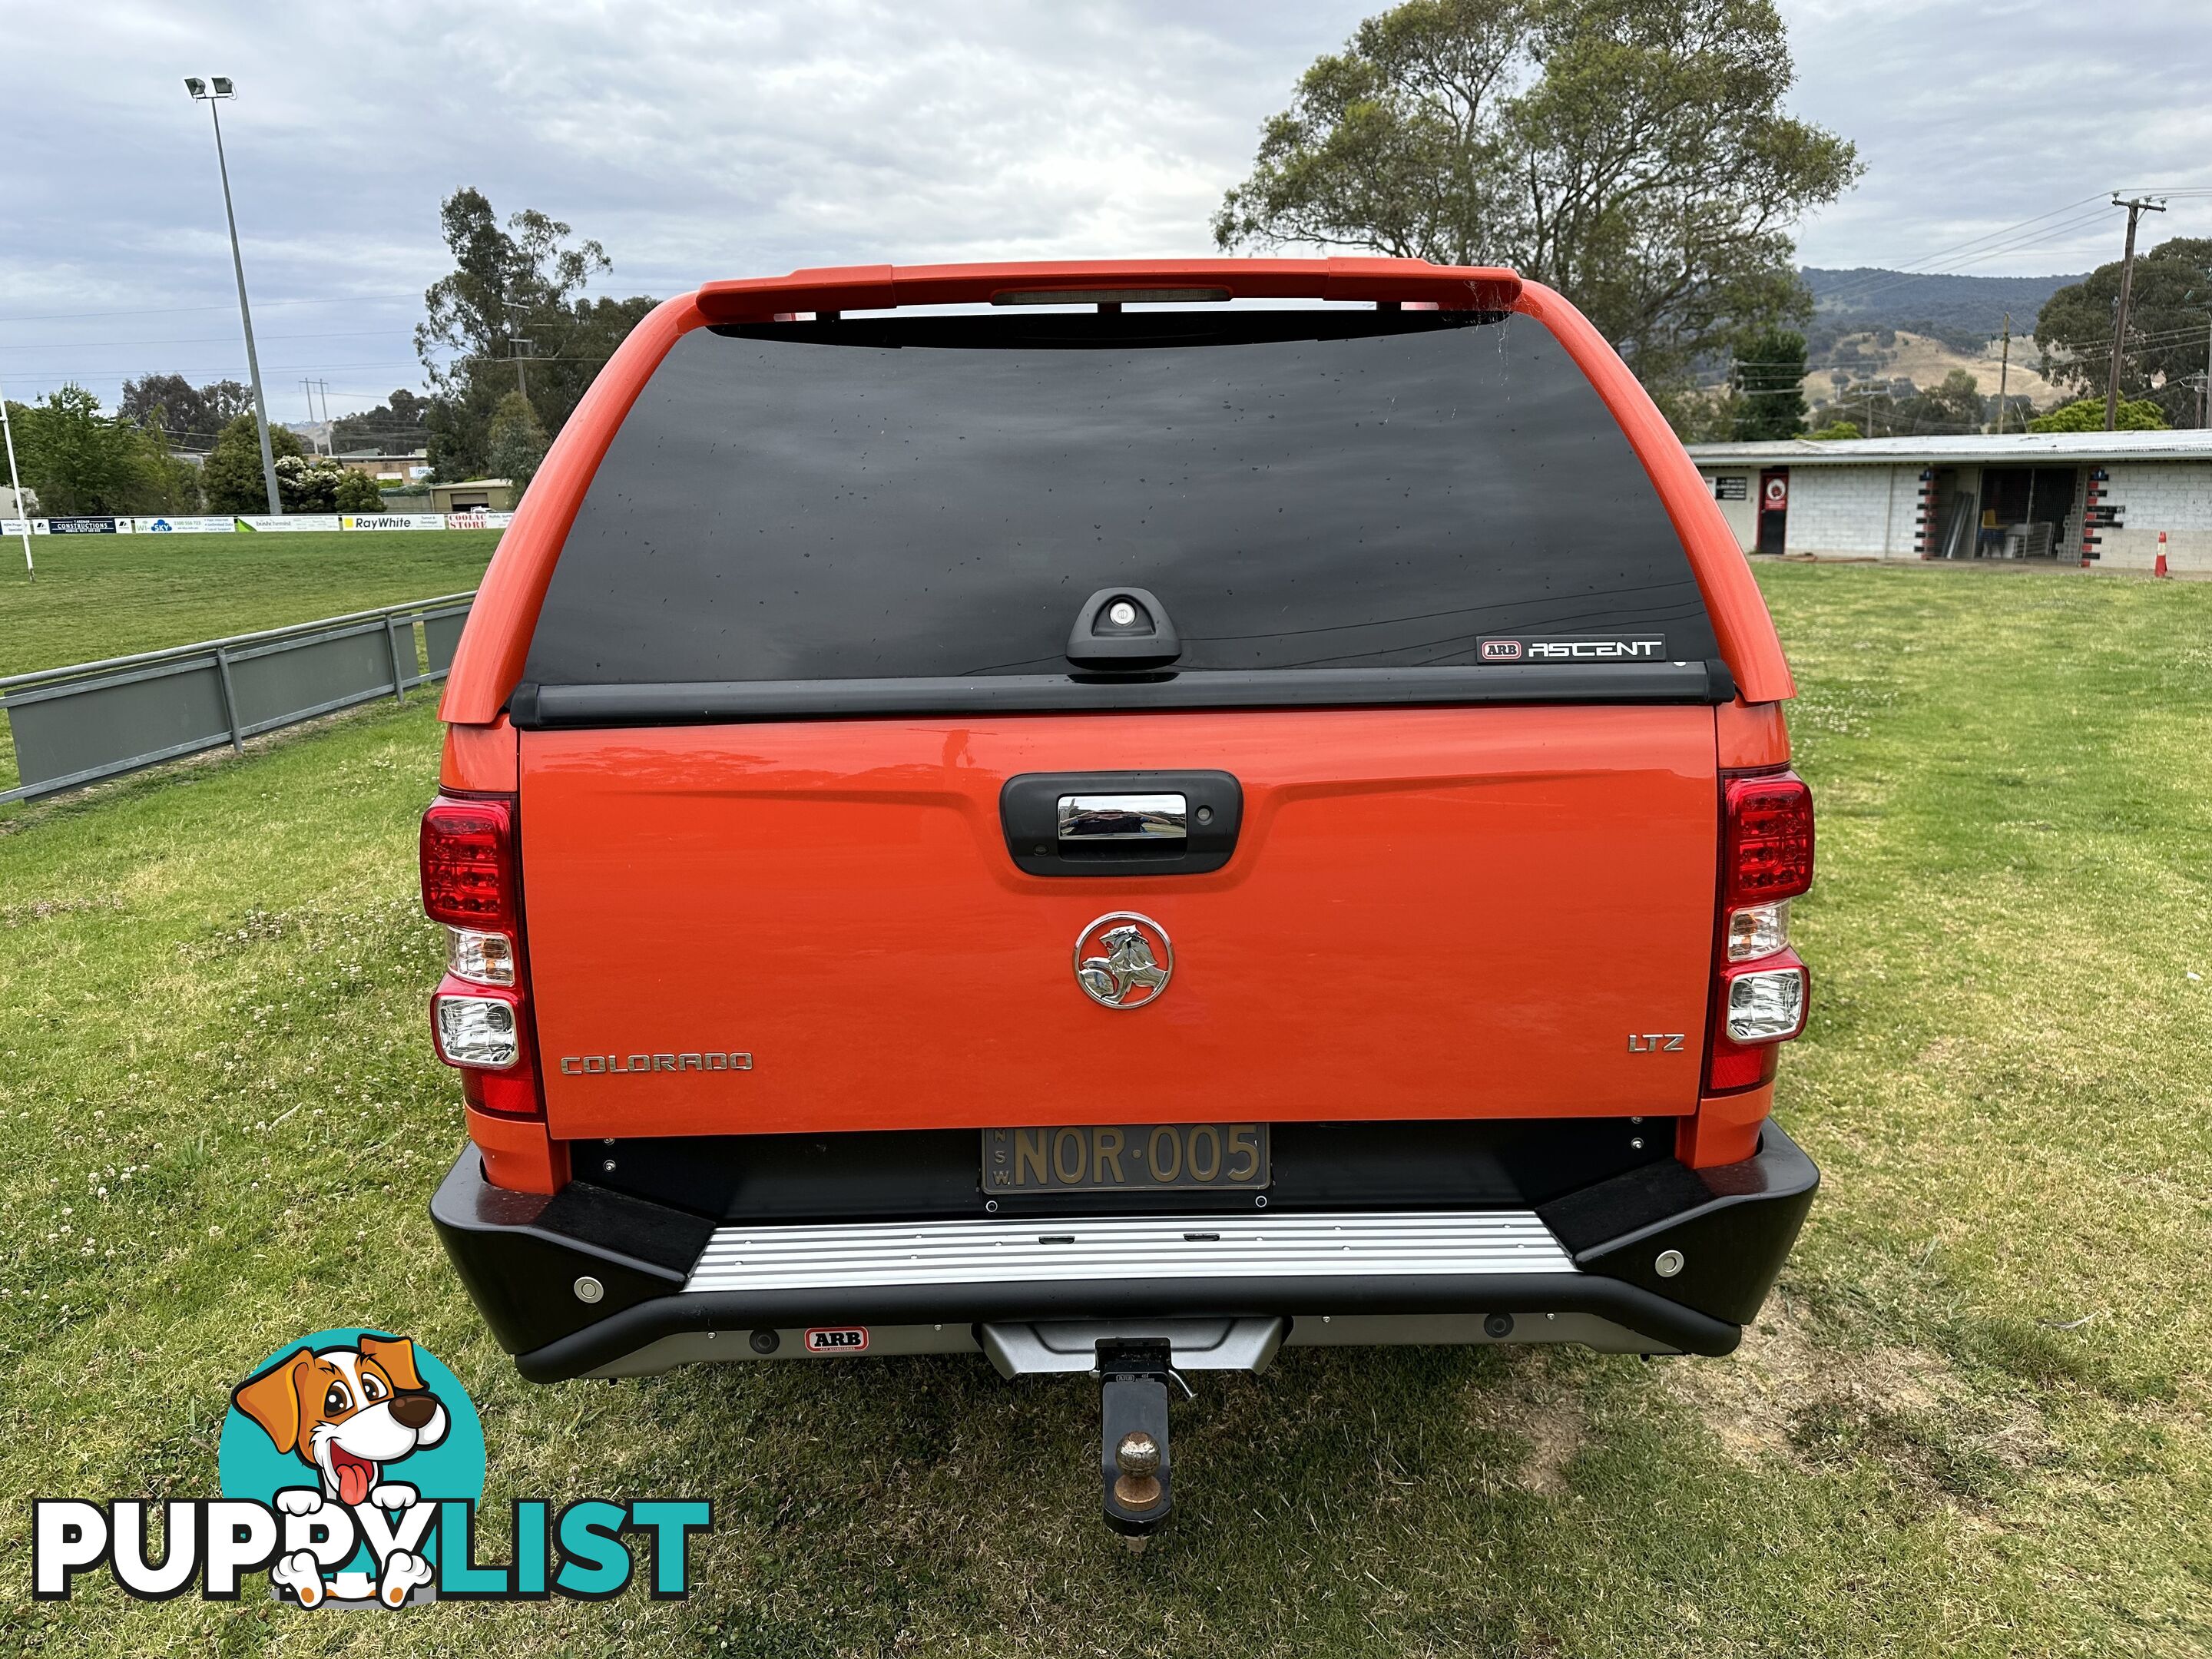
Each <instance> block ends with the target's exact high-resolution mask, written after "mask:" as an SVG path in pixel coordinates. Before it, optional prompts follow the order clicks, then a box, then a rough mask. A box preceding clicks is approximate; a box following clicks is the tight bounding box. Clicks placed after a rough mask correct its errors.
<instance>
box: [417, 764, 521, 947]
mask: <svg viewBox="0 0 2212 1659" xmlns="http://www.w3.org/2000/svg"><path fill="white" fill-rule="evenodd" d="M422 908H423V909H424V910H425V911H427V912H428V914H429V917H430V920H431V921H442V922H444V923H445V924H446V925H447V927H473V928H478V929H481V930H483V931H486V932H494V933H513V931H514V912H515V906H514V809H513V804H512V803H511V802H507V801H504V800H453V799H448V798H447V797H446V796H443V795H441V796H440V797H439V798H438V799H436V800H434V801H432V802H431V803H430V810H429V811H427V812H425V813H423V814H422Z"/></svg>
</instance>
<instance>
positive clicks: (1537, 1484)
mask: <svg viewBox="0 0 2212 1659" xmlns="http://www.w3.org/2000/svg"><path fill="white" fill-rule="evenodd" d="M1507 1364H1508V1365H1509V1368H1510V1369H1509V1370H1508V1372H1507V1375H1506V1376H1504V1377H1503V1378H1500V1379H1496V1380H1494V1381H1492V1382H1490V1383H1486V1384H1485V1385H1484V1386H1482V1387H1481V1388H1480V1389H1479V1390H1478V1391H1477V1392H1476V1393H1475V1394H1474V1396H1473V1399H1474V1423H1475V1426H1476V1427H1477V1428H1479V1429H1480V1430H1482V1431H1484V1432H1485V1433H1486V1434H1489V1435H1492V1436H1495V1437H1498V1439H1499V1440H1501V1441H1503V1442H1504V1443H1505V1445H1506V1447H1507V1449H1508V1450H1507V1455H1508V1456H1509V1457H1510V1456H1511V1455H1513V1452H1514V1450H1515V1449H1521V1450H1520V1462H1519V1463H1518V1465H1517V1467H1516V1468H1514V1470H1513V1473H1512V1476H1511V1479H1512V1484H1513V1485H1514V1486H1517V1487H1519V1488H1520V1489H1521V1490H1522V1491H1523V1492H1534V1494H1535V1495H1536V1496H1538V1497H1540V1498H1564V1497H1565V1496H1566V1494H1567V1492H1568V1487H1569V1482H1568V1480H1567V1470H1568V1466H1569V1465H1571V1463H1573V1462H1574V1461H1575V1458H1576V1457H1577V1455H1579V1454H1580V1453H1581V1451H1582V1449H1583V1446H1584V1445H1585V1444H1586V1443H1588V1441H1589V1434H1590V1427H1589V1412H1588V1410H1587V1408H1586V1407H1585V1405H1584V1400H1583V1389H1584V1385H1585V1383H1586V1381H1587V1379H1586V1378H1584V1377H1583V1376H1579V1375H1577V1370H1576V1368H1575V1366H1574V1365H1573V1364H1572V1363H1571V1361H1570V1360H1568V1359H1566V1358H1563V1357H1562V1356H1560V1355H1559V1354H1556V1353H1553V1352H1551V1351H1549V1350H1547V1349H1543V1348H1534V1349H1530V1350H1528V1351H1526V1352H1517V1353H1510V1354H1509V1356H1508V1359H1507Z"/></svg>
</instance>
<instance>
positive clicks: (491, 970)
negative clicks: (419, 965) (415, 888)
mask: <svg viewBox="0 0 2212 1659" xmlns="http://www.w3.org/2000/svg"><path fill="white" fill-rule="evenodd" d="M520 890H521V879H520V869H519V867H518V864H517V860H516V856H515V802H514V800H513V797H511V796H496V797H489V798H484V799H455V798H453V797H451V796H447V795H441V796H439V797H438V799H435V800H434V801H432V802H431V803H430V805H429V809H428V811H425V812H424V813H423V814H422V908H423V910H424V911H425V912H427V913H428V915H429V916H430V918H431V920H433V921H442V922H444V923H445V924H446V929H447V952H446V976H445V977H444V978H443V979H442V980H441V981H439V983H438V988H437V990H436V992H435V994H433V995H432V996H431V999H430V1036H431V1038H432V1041H433V1042H435V1045H436V1048H437V1051H438V1058H439V1059H440V1060H443V1061H445V1062H446V1064H447V1065H448V1066H453V1067H454V1068H456V1069H457V1070H458V1071H459V1073H460V1074H461V1091H462V1093H463V1094H464V1095H465V1097H466V1098H467V1100H468V1103H469V1104H470V1105H471V1106H472V1107H474V1108H475V1109H477V1110H478V1111H485V1112H504V1113H506V1114H507V1115H511V1116H540V1115H543V1114H544V1109H545V1103H544V1099H543V1097H541V1095H540V1093H539V1091H538V1067H537V1046H538V1045H537V1042H536V1037H535V1030H534V1026H533V1024H532V1019H531V1015H530V975H529V971H528V969H527V966H526V956H525V953H524V951H523V948H522V915H521V905H520V901H519V895H520Z"/></svg>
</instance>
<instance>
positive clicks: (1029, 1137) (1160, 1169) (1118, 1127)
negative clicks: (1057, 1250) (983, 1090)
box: [983, 1123, 1267, 1197]
mask: <svg viewBox="0 0 2212 1659" xmlns="http://www.w3.org/2000/svg"><path fill="white" fill-rule="evenodd" d="M1266 1185H1267V1125H1266V1124H1264V1123H1086V1124H1082V1125H1079V1126H1077V1127H1070V1128H1064V1129H986V1130H984V1131H983V1192H984V1194H985V1196H987V1197H988V1196H990V1195H992V1194H1007V1195H1009V1196H1019V1195H1022V1194H1039V1193H1071V1192H1079V1193H1111V1192H1130V1193H1157V1192H1170V1191H1182V1190H1187V1189H1194V1190H1200V1191H1207V1192H1216V1191H1218V1192H1243V1191H1250V1190H1252V1189H1254V1188H1261V1187H1265V1186H1266Z"/></svg>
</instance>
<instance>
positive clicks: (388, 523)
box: [343, 513, 446, 530]
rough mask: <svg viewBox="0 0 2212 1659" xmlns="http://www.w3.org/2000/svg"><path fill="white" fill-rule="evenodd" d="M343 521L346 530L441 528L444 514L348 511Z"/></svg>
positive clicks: (444, 524)
mask: <svg viewBox="0 0 2212 1659" xmlns="http://www.w3.org/2000/svg"><path fill="white" fill-rule="evenodd" d="M343 524H344V526H345V527H346V528H347V529H348V530H443V529H444V528H445V527H446V515H445V514H444V513H347V514H345V515H344V517H343Z"/></svg>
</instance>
